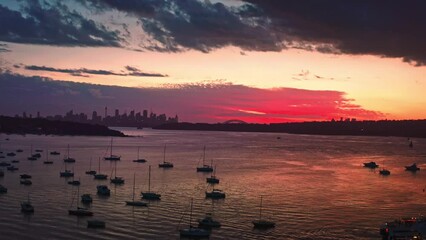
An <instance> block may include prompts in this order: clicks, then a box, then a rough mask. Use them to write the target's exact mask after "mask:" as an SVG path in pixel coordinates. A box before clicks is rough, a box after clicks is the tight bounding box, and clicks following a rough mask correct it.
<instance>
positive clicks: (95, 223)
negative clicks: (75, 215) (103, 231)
mask: <svg viewBox="0 0 426 240" xmlns="http://www.w3.org/2000/svg"><path fill="white" fill-rule="evenodd" d="M87 227H88V228H105V222H104V221H102V220H97V219H92V220H87Z"/></svg>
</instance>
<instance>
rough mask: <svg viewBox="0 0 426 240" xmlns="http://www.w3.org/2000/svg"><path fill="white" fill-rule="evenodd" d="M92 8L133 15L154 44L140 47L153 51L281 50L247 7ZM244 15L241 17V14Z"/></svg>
mask: <svg viewBox="0 0 426 240" xmlns="http://www.w3.org/2000/svg"><path fill="white" fill-rule="evenodd" d="M90 2H91V3H92V7H93V6H98V7H99V8H102V9H105V8H106V7H109V8H111V9H116V10H119V11H123V12H127V13H130V14H132V15H134V16H137V17H138V18H139V19H140V22H141V23H142V27H143V30H144V31H145V32H146V33H147V34H149V35H150V36H151V37H152V38H153V40H154V41H148V42H145V43H142V44H141V46H142V47H143V48H146V49H150V50H154V51H171V52H177V51H182V50H187V49H196V50H199V51H202V52H209V51H211V50H213V49H216V48H221V47H226V46H238V47H240V48H242V49H243V50H253V51H278V50H281V49H282V47H283V46H282V44H281V42H279V41H277V39H276V36H275V34H274V32H272V31H269V29H268V28H267V24H266V22H265V20H264V19H263V18H259V17H257V16H255V17H251V16H250V14H249V13H248V12H249V11H252V9H249V8H247V7H246V8H247V9H246V8H241V9H239V8H231V7H228V6H225V5H224V4H222V3H212V2H210V1H194V0H163V1H158V0H138V1H136V0H132V1H118V0H91V1H90ZM243 14H244V17H242V15H243Z"/></svg>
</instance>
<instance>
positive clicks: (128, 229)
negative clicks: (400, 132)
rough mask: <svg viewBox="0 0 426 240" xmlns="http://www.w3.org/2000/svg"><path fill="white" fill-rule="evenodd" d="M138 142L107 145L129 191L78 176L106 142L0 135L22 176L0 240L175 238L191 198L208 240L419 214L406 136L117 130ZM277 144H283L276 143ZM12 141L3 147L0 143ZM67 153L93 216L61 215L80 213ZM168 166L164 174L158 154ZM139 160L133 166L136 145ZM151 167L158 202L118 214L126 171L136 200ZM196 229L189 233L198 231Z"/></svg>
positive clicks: (352, 230) (14, 185)
mask: <svg viewBox="0 0 426 240" xmlns="http://www.w3.org/2000/svg"><path fill="white" fill-rule="evenodd" d="M120 130H122V131H123V132H125V133H126V134H130V135H133V136H134V137H126V138H114V144H113V154H116V155H121V157H122V158H121V161H119V162H118V163H117V176H121V177H124V178H125V181H126V182H125V184H124V185H119V186H115V185H113V184H110V182H109V180H105V181H101V180H94V179H93V176H90V175H86V174H85V171H87V170H89V164H90V158H92V159H93V160H92V169H94V170H96V171H97V170H98V158H99V157H104V156H106V155H108V154H109V151H108V150H107V148H108V147H109V144H110V140H111V139H110V138H109V137H84V136H75V137H70V136H36V135H26V136H21V135H4V134H2V135H0V139H1V147H0V151H3V152H4V153H3V155H6V153H8V152H11V151H15V150H17V149H23V150H24V152H23V153H17V156H15V157H6V158H5V159H0V162H1V161H11V160H13V159H16V160H19V161H20V162H19V163H15V164H14V165H16V166H17V167H18V168H19V170H18V171H15V172H9V171H7V170H6V168H5V167H2V169H3V170H4V171H5V176H4V177H0V184H2V185H3V186H5V187H7V188H8V192H7V193H6V194H0V238H1V239H178V238H179V231H178V229H179V228H184V227H188V224H189V204H190V199H191V198H193V199H194V200H193V201H194V209H193V220H195V221H196V220H197V219H199V218H202V217H203V216H204V215H205V213H207V212H211V213H213V216H214V218H215V219H216V220H218V221H220V222H221V224H222V227H221V228H218V229H213V230H212V233H211V236H210V239H380V236H379V227H380V225H381V224H382V223H383V222H385V221H388V220H392V219H394V218H398V217H402V216H417V215H418V214H421V213H426V200H425V199H426V193H425V192H424V191H423V189H424V188H425V185H426V181H425V180H426V171H425V170H426V164H424V163H425V160H426V147H425V146H426V140H425V139H412V140H413V143H414V148H411V149H410V148H409V147H408V142H407V139H406V138H398V137H355V136H310V135H290V134H278V133H240V132H203V131H161V130H151V129H143V130H136V129H125V128H121V129H120ZM278 137H279V138H278ZM6 138H9V139H10V140H9V141H6V140H5V139H6ZM68 144H69V145H70V157H73V158H75V159H76V163H74V164H69V165H68V169H71V170H74V172H75V178H74V179H80V181H81V186H80V189H79V191H80V195H81V194H83V193H90V194H92V196H93V197H94V200H93V203H92V204H91V205H90V209H91V210H92V211H93V212H94V216H93V217H88V218H78V217H76V216H71V215H68V209H70V208H75V207H76V201H77V200H78V201H79V200H80V198H79V197H78V198H77V197H76V193H77V187H76V186H71V185H69V184H67V181H69V180H71V179H65V178H60V177H59V172H60V171H61V170H64V163H63V160H62V159H63V157H64V154H66V147H67V145H68ZM165 144H167V151H166V161H170V162H172V163H173V164H174V168H172V169H160V168H158V163H160V162H162V161H163V148H164V145H165ZM31 145H33V149H43V150H44V152H43V153H42V158H41V159H39V160H37V161H28V160H27V157H28V156H29V155H30V147H31ZM138 146H140V147H141V148H140V157H141V158H145V159H147V162H146V163H134V162H132V160H134V159H136V157H137V148H138ZM204 146H206V163H207V164H210V161H211V160H213V165H216V166H217V174H216V175H217V177H218V178H220V184H218V185H216V186H215V188H219V189H222V190H224V191H225V193H226V198H225V199H222V200H213V201H212V200H211V199H206V198H205V191H206V190H211V189H212V187H211V186H209V185H208V184H207V183H206V177H208V176H210V173H199V172H198V173H197V172H196V167H197V165H201V164H202V163H201V158H202V155H203V147H204ZM46 149H48V150H49V151H59V152H61V155H60V156H52V155H49V159H50V160H53V161H54V164H53V165H44V164H43V161H44V160H45V154H46ZM370 161H375V162H376V163H377V164H379V165H380V166H382V165H383V164H384V165H385V167H386V168H387V169H389V170H390V171H391V175H390V176H385V177H384V176H380V175H379V174H378V170H379V169H376V170H370V169H367V168H364V167H362V163H363V162H370ZM412 163H417V164H418V166H419V167H420V168H421V169H422V170H420V171H419V172H417V173H415V174H413V173H411V172H407V171H405V170H404V166H405V165H411V164H412ZM149 165H151V166H152V173H151V175H152V177H151V190H152V191H155V192H158V193H160V194H161V195H162V199H161V201H154V202H149V207H147V208H138V207H129V206H126V205H125V203H124V202H125V201H127V200H131V198H132V188H133V174H134V173H135V174H136V194H137V198H138V199H139V196H140V192H141V191H146V190H147V188H148V166H149ZM113 167H114V162H111V161H104V160H101V172H102V173H105V174H108V175H109V176H111V174H112V169H113ZM23 173H27V174H30V175H32V179H31V180H32V182H33V184H32V185H31V186H25V185H21V184H20V183H19V175H20V174H23ZM98 184H106V185H108V187H109V188H110V189H111V196H110V197H106V198H105V197H98V196H97V195H96V186H97V185H98ZM28 194H29V195H30V199H31V202H32V204H33V206H34V207H35V213H34V214H32V215H25V214H23V213H21V212H20V205H19V204H20V202H21V201H24V200H26V199H27V196H28ZM261 195H262V196H263V212H262V217H263V218H265V219H270V220H273V221H275V222H276V227H275V228H272V229H268V230H256V229H253V225H252V223H251V221H252V220H256V219H257V218H258V214H259V203H260V202H259V201H260V196H261ZM92 218H96V219H101V220H104V221H105V222H106V228H105V229H88V228H87V220H88V219H92ZM195 221H193V225H196V223H195Z"/></svg>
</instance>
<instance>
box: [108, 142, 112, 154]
mask: <svg viewBox="0 0 426 240" xmlns="http://www.w3.org/2000/svg"><path fill="white" fill-rule="evenodd" d="M109 155H110V156H112V138H111V147H110V154H109Z"/></svg>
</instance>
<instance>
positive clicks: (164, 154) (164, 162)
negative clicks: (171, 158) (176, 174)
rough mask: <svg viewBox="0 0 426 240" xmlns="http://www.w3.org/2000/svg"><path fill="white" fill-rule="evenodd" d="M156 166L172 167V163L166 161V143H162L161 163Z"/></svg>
mask: <svg viewBox="0 0 426 240" xmlns="http://www.w3.org/2000/svg"><path fill="white" fill-rule="evenodd" d="M158 167H160V168H172V167H173V163H171V162H166V145H165V144H164V151H163V163H160V164H158Z"/></svg>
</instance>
